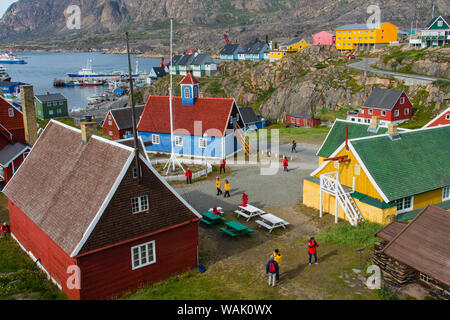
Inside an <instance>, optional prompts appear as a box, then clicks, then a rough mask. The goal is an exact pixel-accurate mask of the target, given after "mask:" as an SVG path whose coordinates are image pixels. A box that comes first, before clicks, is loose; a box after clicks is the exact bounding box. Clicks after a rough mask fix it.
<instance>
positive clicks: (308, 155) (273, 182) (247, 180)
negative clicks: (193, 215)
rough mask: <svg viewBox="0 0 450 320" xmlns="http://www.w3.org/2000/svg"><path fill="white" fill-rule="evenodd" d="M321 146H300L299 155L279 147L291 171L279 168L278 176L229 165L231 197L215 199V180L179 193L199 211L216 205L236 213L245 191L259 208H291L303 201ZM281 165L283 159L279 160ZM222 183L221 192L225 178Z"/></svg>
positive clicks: (186, 187) (185, 187)
mask: <svg viewBox="0 0 450 320" xmlns="http://www.w3.org/2000/svg"><path fill="white" fill-rule="evenodd" d="M318 149H319V146H315V145H310V144H301V143H297V152H296V153H291V150H290V145H288V144H282V145H280V154H285V155H287V156H288V158H289V159H290V158H291V156H292V160H290V161H289V172H284V171H283V167H282V166H281V165H280V168H279V170H278V172H277V174H275V175H261V170H260V167H259V166H256V165H245V166H243V165H232V164H231V165H229V163H230V162H231V161H228V163H227V166H229V167H230V168H231V171H232V174H231V175H229V176H228V177H226V179H228V180H229V182H230V185H231V192H230V193H231V197H230V198H224V197H223V195H222V196H216V187H215V181H214V180H209V181H204V182H196V183H193V184H192V185H184V184H180V185H176V186H174V187H175V188H176V190H177V191H178V192H179V193H180V194H181V196H182V197H183V198H184V199H186V200H187V201H188V202H189V203H190V204H191V205H192V206H193V207H194V208H195V209H196V210H197V211H199V212H204V211H207V210H208V209H209V208H211V207H212V206H214V205H217V206H220V207H222V208H223V209H224V210H226V211H228V210H236V209H237V207H238V205H239V204H241V196H242V192H245V193H247V194H248V196H249V201H248V203H249V204H252V205H254V206H256V207H259V208H265V207H276V206H289V205H295V204H298V203H299V202H300V199H301V196H302V186H303V179H304V178H305V177H307V176H308V175H309V174H310V173H311V172H312V171H313V170H314V169H316V168H317V163H318V160H317V156H316V152H317V150H318ZM280 164H281V160H280ZM221 180H222V190H223V183H224V179H221Z"/></svg>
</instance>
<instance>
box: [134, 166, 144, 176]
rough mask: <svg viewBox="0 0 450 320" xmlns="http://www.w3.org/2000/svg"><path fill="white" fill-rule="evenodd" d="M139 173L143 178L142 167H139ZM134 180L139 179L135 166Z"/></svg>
mask: <svg viewBox="0 0 450 320" xmlns="http://www.w3.org/2000/svg"><path fill="white" fill-rule="evenodd" d="M139 171H140V172H139V173H140V174H141V176H142V167H141V166H139ZM133 179H137V171H136V166H134V167H133Z"/></svg>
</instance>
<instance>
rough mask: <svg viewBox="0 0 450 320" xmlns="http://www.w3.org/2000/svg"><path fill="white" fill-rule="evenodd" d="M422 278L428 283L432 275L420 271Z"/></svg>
mask: <svg viewBox="0 0 450 320" xmlns="http://www.w3.org/2000/svg"><path fill="white" fill-rule="evenodd" d="M420 280H421V281H423V282H426V283H429V282H430V277H429V276H428V275H427V274H425V273H422V272H421V273H420Z"/></svg>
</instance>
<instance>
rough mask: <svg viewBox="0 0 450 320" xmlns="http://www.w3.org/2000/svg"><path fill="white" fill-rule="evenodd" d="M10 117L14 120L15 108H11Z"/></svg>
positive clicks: (9, 110)
mask: <svg viewBox="0 0 450 320" xmlns="http://www.w3.org/2000/svg"><path fill="white" fill-rule="evenodd" d="M8 116H9V117H10V118H14V108H9V109H8Z"/></svg>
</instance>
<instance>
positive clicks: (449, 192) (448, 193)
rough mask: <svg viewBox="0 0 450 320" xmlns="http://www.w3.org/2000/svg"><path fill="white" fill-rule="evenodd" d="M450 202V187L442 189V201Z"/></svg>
mask: <svg viewBox="0 0 450 320" xmlns="http://www.w3.org/2000/svg"><path fill="white" fill-rule="evenodd" d="M447 200H450V186H446V187H443V188H442V201H447Z"/></svg>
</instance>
